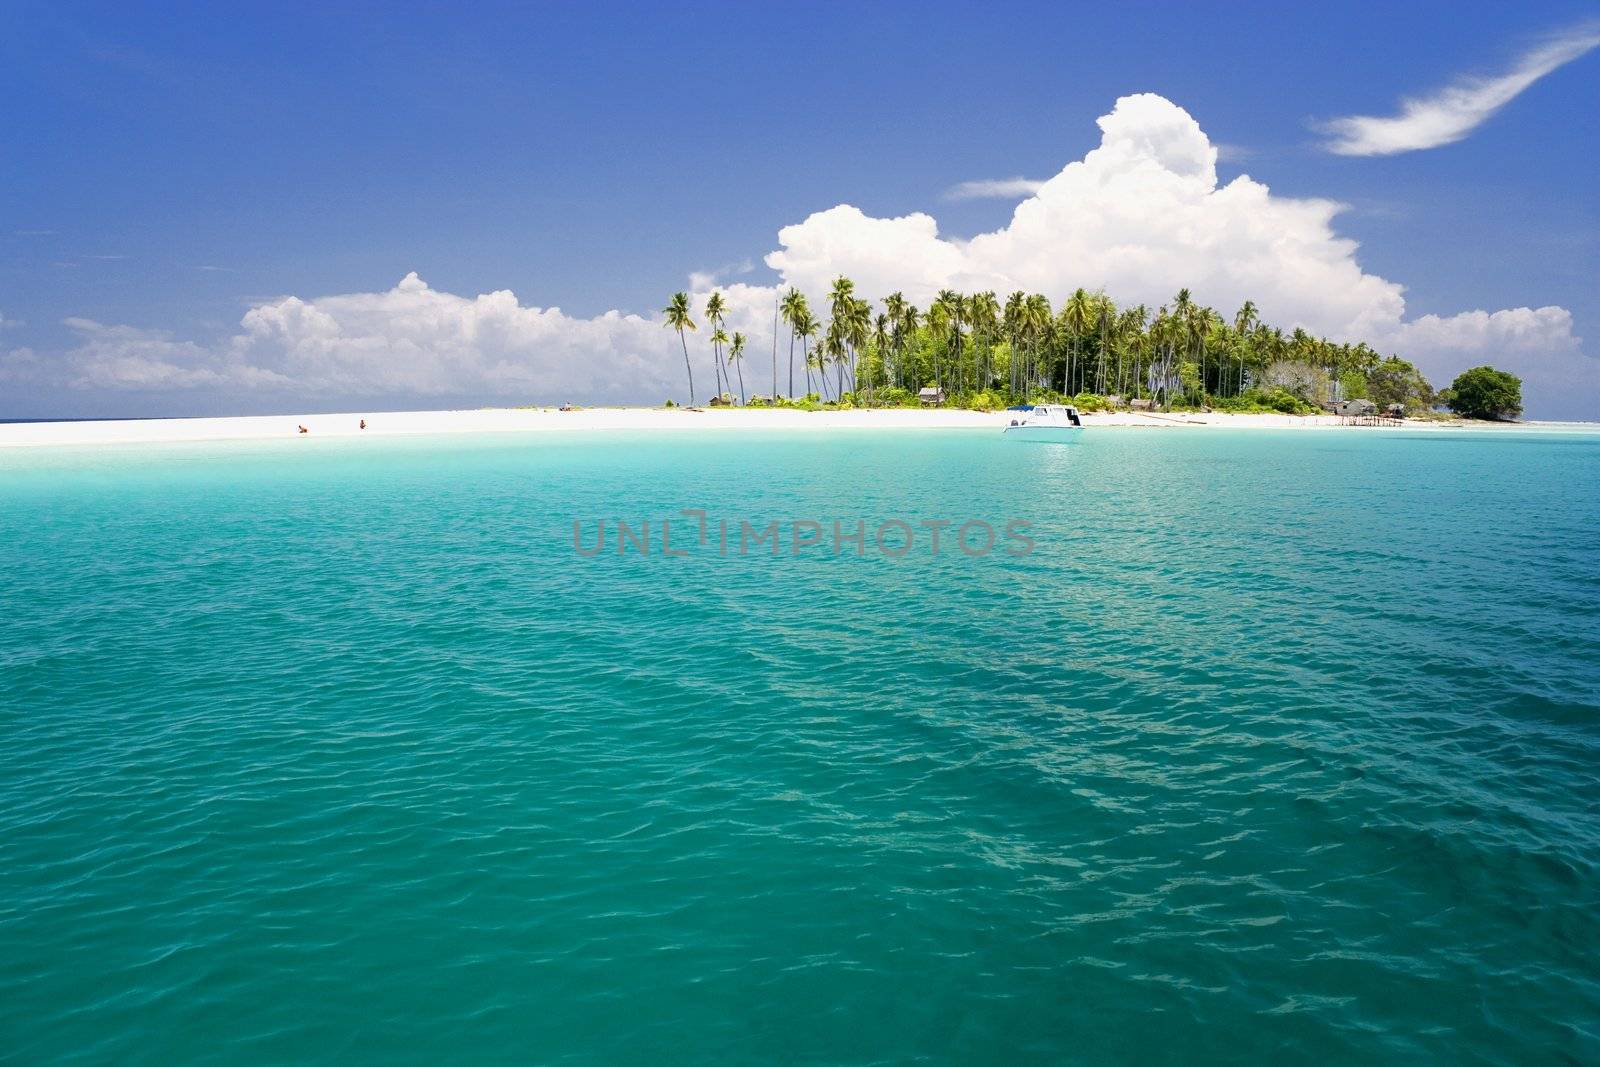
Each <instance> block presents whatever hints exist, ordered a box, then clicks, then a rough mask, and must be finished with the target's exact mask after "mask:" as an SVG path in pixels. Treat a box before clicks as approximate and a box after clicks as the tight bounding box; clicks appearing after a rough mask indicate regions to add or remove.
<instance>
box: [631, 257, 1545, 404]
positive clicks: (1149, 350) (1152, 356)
mask: <svg viewBox="0 0 1600 1067" xmlns="http://www.w3.org/2000/svg"><path fill="white" fill-rule="evenodd" d="M817 310H818V311H821V312H823V313H824V314H825V315H826V320H825V321H824V320H822V319H819V318H818V317H817V312H816V311H814V310H813V308H812V306H811V302H810V301H809V300H808V299H807V297H806V295H805V294H804V293H802V292H800V291H799V290H798V289H795V288H790V289H788V290H787V291H786V292H785V293H784V294H783V295H782V296H781V298H780V299H779V302H778V306H777V308H776V315H775V322H774V333H773V345H772V366H771V371H772V390H771V392H770V393H769V394H766V395H759V394H756V395H752V394H751V393H749V392H748V391H747V390H746V388H745V377H744V363H745V360H746V356H747V350H748V344H749V339H748V338H747V337H746V336H745V335H744V334H743V333H739V332H734V333H733V334H731V335H730V334H729V333H728V332H727V331H726V329H725V326H726V319H727V314H728V303H727V300H726V299H725V298H724V296H723V295H722V293H720V292H716V291H713V292H712V293H711V294H710V295H709V296H708V297H707V298H706V303H705V307H704V310H703V312H701V314H700V320H701V321H703V322H704V323H705V325H706V326H707V328H708V329H707V336H708V340H709V343H710V348H711V352H710V355H711V363H712V371H713V379H714V385H713V388H714V392H713V394H712V397H711V400H710V402H711V403H712V404H714V405H732V404H735V403H737V404H738V405H740V406H744V407H794V408H801V409H805V410H824V409H841V410H842V409H850V408H861V407H867V408H874V407H884V408H893V407H909V406H915V405H920V404H923V403H927V402H929V401H930V400H932V401H934V402H936V403H938V404H941V405H949V406H953V407H958V408H967V409H971V410H976V411H992V410H996V409H998V408H1004V407H1007V406H1011V405H1015V404H1028V403H1035V402H1051V403H1070V404H1074V405H1076V406H1077V407H1079V408H1081V409H1083V410H1085V411H1108V410H1117V409H1128V410H1141V409H1143V410H1151V409H1155V410H1160V411H1165V412H1171V411H1218V412H1226V413H1237V414H1274V413H1275V414H1283V415H1315V414H1319V413H1321V412H1323V411H1327V410H1338V409H1339V408H1340V406H1341V405H1351V404H1352V403H1355V404H1361V405H1364V406H1363V407H1361V408H1360V410H1365V409H1368V408H1370V409H1372V410H1374V411H1382V412H1386V413H1389V414H1392V415H1404V416H1410V417H1413V418H1416V417H1429V416H1431V415H1433V413H1434V412H1435V409H1438V408H1445V409H1448V410H1449V411H1451V412H1453V413H1454V414H1456V415H1458V416H1460V417H1463V418H1471V419H1486V420H1494V421H1506V420H1510V419H1515V418H1516V417H1517V416H1519V415H1520V414H1521V413H1522V395H1521V380H1520V379H1519V378H1517V377H1516V376H1515V375H1512V374H1508V373H1506V372H1503V371H1498V370H1495V369H1494V368H1492V367H1476V368H1473V369H1472V370H1469V371H1466V372H1464V373H1463V374H1462V375H1461V376H1459V377H1458V378H1457V379H1456V380H1455V381H1454V382H1453V383H1452V385H1451V386H1450V388H1448V389H1442V390H1435V389H1434V387H1433V386H1432V384H1431V383H1429V381H1428V380H1427V378H1426V377H1425V376H1424V375H1423V374H1422V372H1421V371H1420V370H1418V369H1417V367H1416V366H1415V365H1413V364H1412V363H1411V362H1409V361H1407V360H1405V359H1402V358H1401V357H1400V356H1398V355H1392V354H1391V355H1388V356H1382V355H1380V354H1379V353H1378V352H1377V351H1376V350H1374V349H1373V348H1372V347H1371V346H1370V345H1368V344H1366V343H1365V342H1357V343H1354V344H1351V343H1336V342H1333V341H1330V340H1327V339H1326V338H1319V337H1315V336H1313V335H1311V334H1309V333H1307V332H1306V331H1305V330H1303V329H1299V328H1296V329H1294V330H1292V331H1289V332H1287V333H1286V332H1285V331H1284V330H1283V329H1282V328H1281V327H1276V326H1273V325H1270V324H1268V323H1266V322H1264V321H1263V320H1262V319H1261V316H1260V312H1259V310H1258V309H1257V307H1256V305H1255V303H1254V302H1252V301H1249V300H1247V301H1245V302H1244V304H1243V305H1242V306H1241V307H1240V308H1239V309H1238V310H1237V311H1236V312H1235V313H1234V314H1233V316H1232V317H1231V318H1228V317H1226V316H1224V315H1223V314H1221V313H1219V312H1218V311H1217V310H1216V309H1214V308H1210V307H1206V306H1204V305H1201V304H1198V303H1196V302H1195V300H1194V299H1193V297H1192V295H1191V294H1190V291H1189V290H1188V289H1180V290H1179V291H1178V293H1177V294H1176V295H1175V296H1174V297H1173V299H1172V302H1171V303H1170V305H1162V306H1161V307H1159V308H1157V309H1156V310H1155V311H1154V313H1152V312H1151V310H1150V309H1149V307H1147V306H1146V305H1144V304H1139V305H1136V306H1133V307H1118V306H1117V304H1116V303H1115V302H1114V301H1113V300H1112V298H1111V297H1109V296H1108V295H1106V294H1105V293H1104V292H1100V291H1093V292H1091V291H1089V290H1086V289H1082V288H1080V289H1077V290H1076V291H1074V292H1073V293H1072V295H1071V296H1069V297H1068V298H1067V299H1066V300H1065V301H1063V302H1062V303H1061V304H1060V306H1059V307H1052V305H1051V302H1050V300H1049V298H1048V297H1046V296H1044V295H1043V294H1041V293H1024V292H1020V291H1019V292H1014V293H1012V294H1010V295H1009V296H1007V297H1006V298H1005V300H1004V301H1003V302H1002V301H1001V300H1000V298H999V297H998V296H997V295H996V294H995V293H993V292H981V293H971V294H963V293H958V292H954V291H952V290H948V289H947V290H943V291H941V292H940V293H939V294H938V295H937V297H936V298H935V299H934V300H933V302H932V303H931V304H930V305H929V307H928V308H927V310H926V311H924V310H921V309H919V308H917V307H916V306H915V305H914V304H912V303H911V302H910V301H909V300H907V299H906V297H905V295H904V294H903V293H900V292H895V293H890V294H889V295H888V296H887V297H884V298H883V300H882V309H881V310H875V308H874V306H873V304H872V302H871V301H869V300H866V299H863V298H861V297H860V296H858V295H857V294H856V290H855V283H854V282H852V281H851V280H850V279H849V278H846V277H842V276H841V277H839V278H836V279H835V280H834V282H833V285H832V287H831V289H830V291H829V293H828V295H827V302H826V306H825V307H823V308H820V309H817ZM662 313H663V316H664V320H665V324H666V325H667V326H668V327H669V328H671V329H672V330H674V331H675V332H676V334H677V336H678V340H679V343H680V345H681V347H682V351H683V359H684V370H685V374H686V377H687V382H688V388H689V403H690V406H694V405H695V403H696V396H697V394H696V391H695V384H694V359H693V358H692V357H691V354H690V350H689V343H688V334H690V333H696V332H698V331H699V329H700V321H697V320H696V309H695V308H694V306H693V300H692V298H691V297H690V295H689V294H688V293H687V292H678V293H674V294H673V296H672V298H671V300H670V301H668V303H667V306H666V307H665V308H664V309H663V311H662ZM779 323H781V324H782V326H783V327H784V328H786V330H787V333H788V338H787V352H786V354H780V352H779V330H778V324H779ZM797 367H798V374H797ZM735 379H737V389H738V392H737V394H735V392H734V388H735ZM802 382H803V391H799V389H800V384H801V383H802ZM668 404H669V405H671V404H672V401H670V400H669V401H668Z"/></svg>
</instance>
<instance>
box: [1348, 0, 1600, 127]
mask: <svg viewBox="0 0 1600 1067" xmlns="http://www.w3.org/2000/svg"><path fill="white" fill-rule="evenodd" d="M1596 47H1600V24H1597V23H1593V22H1590V23H1585V24H1584V25H1581V26H1578V27H1575V28H1573V29H1571V30H1568V31H1567V32H1565V33H1562V34H1559V35H1557V36H1555V37H1552V38H1550V39H1549V40H1547V41H1545V42H1543V43H1542V44H1540V45H1539V46H1538V47H1536V48H1533V49H1531V50H1529V51H1528V52H1525V53H1524V54H1523V55H1522V56H1521V57H1519V58H1518V59H1517V61H1516V63H1515V64H1513V65H1512V68H1511V69H1510V70H1508V71H1506V72H1505V73H1504V74H1501V75H1498V76H1496V77H1492V78H1483V77H1468V78H1462V79H1460V80H1459V81H1457V82H1455V83H1454V84H1453V85H1448V86H1446V87H1445V88H1443V89H1440V90H1439V91H1438V92H1436V93H1433V94H1431V95H1429V96H1421V97H1415V98H1412V99H1407V100H1402V101H1401V102H1400V113H1399V114H1398V115H1392V116H1388V117H1378V116H1373V115H1352V116H1349V117H1347V118H1339V119H1333V120H1331V121H1329V122H1326V123H1323V124H1321V129H1322V131H1323V132H1324V133H1327V134H1330V135H1331V136H1332V139H1331V140H1329V141H1328V142H1327V144H1326V145H1325V146H1324V147H1326V148H1327V150H1328V151H1330V152H1334V153H1337V154H1339V155H1342V156H1387V155H1394V154H1396V153H1398V152H1414V151H1417V150H1418V149H1422V148H1437V147H1439V146H1440V145H1447V144H1453V143H1454V142H1456V141H1459V140H1461V139H1462V138H1463V137H1465V136H1467V134H1469V133H1471V132H1472V131H1473V130H1475V129H1477V128H1478V127H1479V126H1480V125H1482V124H1483V123H1484V122H1485V121H1487V120H1488V119H1489V118H1490V117H1491V116H1492V115H1494V113H1495V112H1497V111H1499V110H1500V109H1501V108H1502V107H1505V106H1506V105H1507V104H1509V103H1510V102H1511V101H1512V100H1514V99H1516V97H1517V95H1518V94H1520V93H1521V92H1522V91H1523V90H1524V89H1526V88H1528V86H1530V85H1532V84H1533V83H1534V82H1536V81H1538V80H1539V79H1540V78H1542V77H1544V76H1545V75H1546V74H1549V73H1550V72H1551V71H1553V70H1556V69H1557V68H1558V67H1562V66H1565V65H1566V64H1568V63H1571V62H1572V61H1573V60H1575V59H1578V58H1580V57H1582V56H1584V55H1587V54H1588V53H1589V52H1591V51H1593V50H1594V49H1595V48H1596Z"/></svg>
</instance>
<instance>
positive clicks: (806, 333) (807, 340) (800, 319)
mask: <svg viewBox="0 0 1600 1067" xmlns="http://www.w3.org/2000/svg"><path fill="white" fill-rule="evenodd" d="M802 299H803V298H802ZM821 327H822V324H821V323H819V322H818V321H817V320H816V319H814V318H812V317H811V310H810V309H809V308H807V307H806V306H805V305H804V304H803V303H802V304H801V306H800V310H799V311H798V312H796V313H795V317H794V335H795V336H796V337H798V338H800V362H801V363H803V364H804V365H805V369H806V395H807V396H810V395H811V347H810V346H811V339H812V338H813V337H815V336H816V335H817V331H818V330H819V329H821ZM793 388H794V387H793V386H790V389H791V390H792V389H793Z"/></svg>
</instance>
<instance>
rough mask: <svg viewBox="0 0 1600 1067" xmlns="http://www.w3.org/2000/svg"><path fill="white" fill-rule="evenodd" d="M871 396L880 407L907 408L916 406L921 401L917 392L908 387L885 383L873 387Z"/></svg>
mask: <svg viewBox="0 0 1600 1067" xmlns="http://www.w3.org/2000/svg"><path fill="white" fill-rule="evenodd" d="M872 392H873V398H874V400H875V401H876V402H877V406H878V407H880V408H909V407H916V406H917V405H918V404H919V403H921V401H919V400H918V399H917V394H915V393H913V392H912V391H911V390H909V389H902V388H901V387H900V386H898V385H886V386H884V387H882V388H881V389H874V390H873V391H872Z"/></svg>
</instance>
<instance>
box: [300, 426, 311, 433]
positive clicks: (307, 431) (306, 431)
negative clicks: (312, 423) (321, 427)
mask: <svg viewBox="0 0 1600 1067" xmlns="http://www.w3.org/2000/svg"><path fill="white" fill-rule="evenodd" d="M300 432H301V433H310V432H311V431H310V430H308V429H306V428H305V427H304V426H302V427H300Z"/></svg>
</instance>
